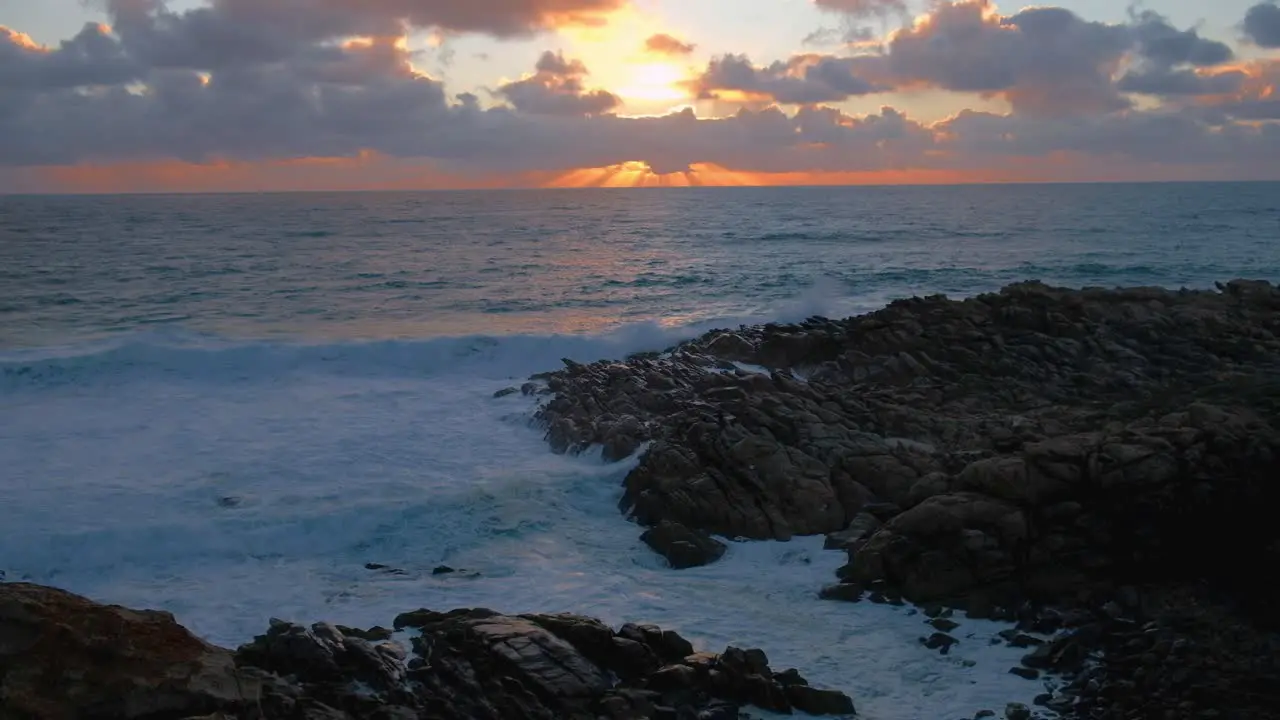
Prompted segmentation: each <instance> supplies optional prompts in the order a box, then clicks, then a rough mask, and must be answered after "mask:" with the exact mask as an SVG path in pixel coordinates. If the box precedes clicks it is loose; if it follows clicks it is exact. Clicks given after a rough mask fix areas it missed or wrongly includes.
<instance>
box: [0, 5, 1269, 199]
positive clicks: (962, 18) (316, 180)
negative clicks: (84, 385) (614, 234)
mask: <svg viewBox="0 0 1280 720" xmlns="http://www.w3.org/2000/svg"><path fill="white" fill-rule="evenodd" d="M1277 85H1280V5H1278V4H1277V0H1215V1H1214V2H1212V3H1210V2H1204V1H1203V0H1145V2H1141V3H1137V4H1132V5H1125V4H1124V3H1123V2H1119V1H1117V0H1059V1H1058V2H1057V3H1056V4H1054V3H1048V4H1039V5H1030V4H1025V3H1023V2H1000V3H997V2H994V0H949V1H948V0H167V1H166V0H0V192H156V191H161V192H199V191H228V190H231V191H236V190H242V191H265V190H345V189H434V188H452V187H526V186H552V187H595V186H609V187H614V186H618V187H628V186H687V185H784V184H866V183H875V184H880V183H951V182H1039V181H1105V180H1237V179H1239V180H1251V179H1280V93H1277V89H1276V88H1277Z"/></svg>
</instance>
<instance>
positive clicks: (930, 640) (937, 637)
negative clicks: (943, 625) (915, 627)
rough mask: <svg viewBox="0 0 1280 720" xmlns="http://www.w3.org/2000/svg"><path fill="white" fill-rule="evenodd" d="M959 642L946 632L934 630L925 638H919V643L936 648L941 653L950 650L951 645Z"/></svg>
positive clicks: (944, 653) (931, 648)
mask: <svg viewBox="0 0 1280 720" xmlns="http://www.w3.org/2000/svg"><path fill="white" fill-rule="evenodd" d="M958 642H960V641H959V640H956V639H955V638H953V637H951V636H950V635H948V634H946V633H941V632H936V633H933V634H932V635H930V636H929V637H927V638H920V644H921V645H924V646H925V647H926V648H929V649H930V650H938V651H940V652H941V653H942V654H943V655H946V654H947V653H949V652H951V646H952V645H955V644H956V643H958Z"/></svg>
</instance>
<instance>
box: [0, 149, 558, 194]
mask: <svg viewBox="0 0 1280 720" xmlns="http://www.w3.org/2000/svg"><path fill="white" fill-rule="evenodd" d="M18 173H20V176H19V177H18V178H16V179H15V180H12V181H9V182H0V186H11V187H12V188H13V189H15V190H17V191H18V192H29V193H44V192H59V193H86V194H102V193H204V192H280V191H299V192H317V191H329V192H339V191H351V190H382V191H388V190H448V189H459V188H467V189H486V188H505V187H536V186H538V185H541V184H543V183H544V182H546V181H547V175H546V174H545V173H506V174H498V173H489V174H476V173H463V172H452V171H449V170H446V169H442V168H439V167H436V166H434V165H433V164H431V163H427V162H423V161H420V160H401V159H397V158H391V157H387V156H385V155H381V154H378V153H373V152H365V153H362V154H360V155H359V156H357V157H352V158H300V159H293V160H267V161H259V162H233V161H215V162H209V163H189V162H180V161H176V160H164V161H154V162H123V163H109V164H87V163H86V164H79V165H60V166H44V167H36V168H26V169H23V170H19V171H18ZM0 181H3V178H0Z"/></svg>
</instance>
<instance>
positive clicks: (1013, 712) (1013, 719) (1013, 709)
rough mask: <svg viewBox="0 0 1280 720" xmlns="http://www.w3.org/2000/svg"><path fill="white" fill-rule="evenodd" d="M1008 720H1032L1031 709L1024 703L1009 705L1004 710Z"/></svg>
mask: <svg viewBox="0 0 1280 720" xmlns="http://www.w3.org/2000/svg"><path fill="white" fill-rule="evenodd" d="M1004 716H1005V717H1006V718H1007V719H1008V720H1031V708H1029V707H1027V706H1026V705H1023V704H1022V703H1009V704H1008V705H1006V706H1005V708H1004Z"/></svg>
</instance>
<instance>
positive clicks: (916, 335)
mask: <svg viewBox="0 0 1280 720" xmlns="http://www.w3.org/2000/svg"><path fill="white" fill-rule="evenodd" d="M753 365H754V366H757V367H755V368H752V367H751V366H753ZM545 380H546V383H547V390H548V391H549V392H550V393H552V396H551V398H550V399H549V401H547V402H546V403H545V404H544V405H543V406H542V407H541V408H540V410H539V413H538V419H539V421H540V422H541V423H542V424H543V425H544V426H545V427H546V430H547V437H548V440H549V441H550V443H551V445H552V446H553V448H555V449H556V450H558V451H562V452H577V451H581V450H583V449H585V448H587V447H590V446H592V445H603V446H604V448H605V453H606V457H609V458H615V459H616V458H618V457H621V456H623V455H625V454H627V453H631V452H634V451H635V450H637V449H638V448H640V447H642V446H645V445H646V444H647V449H646V450H644V452H643V455H642V457H641V458H640V462H639V465H638V466H637V467H636V468H635V469H634V470H633V471H632V472H631V473H630V474H629V475H628V476H627V478H626V481H625V492H624V497H623V501H622V505H623V509H624V510H625V511H627V512H628V513H629V514H630V515H632V516H633V517H634V518H635V519H636V520H637V521H638V522H640V523H641V524H642V525H646V526H655V525H658V524H660V523H663V522H668V523H675V524H678V525H679V526H682V527H684V528H687V529H688V530H689V531H691V532H697V531H704V532H708V533H713V534H719V535H724V536H728V537H736V538H748V539H787V538H790V537H792V536H794V535H801V534H817V533H823V534H828V535H829V537H830V538H832V539H831V540H830V541H829V544H834V545H838V546H839V547H841V548H843V549H845V550H846V551H847V552H848V553H849V557H850V566H849V567H848V568H846V569H845V571H843V572H842V573H841V575H842V577H843V578H844V579H846V580H849V581H854V582H857V583H860V584H863V585H869V584H871V583H875V582H880V583H882V584H888V585H891V586H894V587H896V588H897V589H898V590H900V591H901V592H902V593H903V594H905V595H906V597H907V598H908V599H912V600H917V601H932V600H947V599H956V598H963V597H964V596H966V595H969V594H972V593H974V592H978V591H981V592H983V593H988V594H996V595H1002V594H1008V593H1009V592H1010V591H1013V590H1016V591H1017V593H1019V594H1021V595H1030V596H1032V597H1037V598H1047V599H1053V598H1060V597H1062V596H1063V595H1064V594H1069V593H1074V592H1076V591H1078V590H1080V589H1082V588H1085V587H1090V586H1093V585H1095V584H1102V585H1103V586H1106V585H1108V584H1109V583H1111V582H1113V580H1114V579H1115V576H1116V575H1117V573H1128V572H1130V571H1131V570H1132V571H1142V572H1146V573H1149V574H1150V573H1153V572H1155V571H1168V572H1175V570H1176V568H1175V566H1176V565H1179V564H1181V565H1184V566H1185V565H1196V566H1197V567H1200V568H1202V569H1203V568H1208V567H1210V566H1213V565H1215V564H1216V565H1218V566H1221V565H1222V563H1221V562H1218V561H1219V560H1220V559H1221V555H1222V553H1230V554H1231V557H1233V558H1234V561H1236V562H1243V563H1245V564H1254V565H1260V564H1262V563H1264V562H1269V561H1272V560H1275V559H1280V558H1278V557H1277V556H1276V554H1275V550H1276V548H1277V547H1280V546H1277V545H1276V541H1277V540H1280V533H1277V529H1278V526H1277V525H1276V524H1275V523H1274V522H1272V521H1270V519H1269V518H1270V516H1271V514H1272V512H1271V509H1270V508H1272V507H1274V506H1275V503H1276V502H1277V501H1280V483H1278V482H1277V481H1276V478H1280V472H1278V468H1280V433H1277V425H1276V424H1275V423H1276V422H1277V420H1276V418H1277V411H1278V410H1280V290H1277V289H1276V288H1274V287H1272V286H1271V285H1269V284H1267V283H1263V282H1254V281H1233V282H1231V283H1228V284H1226V285H1223V286H1220V288H1219V290H1218V291H1216V292H1214V291H1186V290H1183V291H1171V290H1162V289H1157V288H1130V289H1118V290H1103V289H1087V290H1065V289H1059V288H1052V287H1048V286H1045V285H1043V284H1040V283H1035V282H1029V283H1021V284H1017V285H1011V286H1009V287H1007V288H1005V289H1004V290H1002V291H1001V292H999V293H994V294H988V295H982V296H978V297H975V298H971V299H968V300H964V301H953V300H949V299H947V298H945V297H942V296H934V297H928V298H913V299H910V300H902V301H898V302H895V303H893V304H891V305H889V306H888V307H886V308H885V309H883V310H881V311H878V312H875V313H871V314H869V315H864V316H860V317H854V318H849V319H846V320H842V321H832V320H826V319H821V318H814V319H811V320H809V321H806V322H804V323H801V324H798V325H788V326H783V325H764V326H761V327H753V328H747V327H744V328H740V329H738V330H737V331H713V332H711V333H709V334H707V335H705V336H703V337H701V338H698V339H696V340H693V341H691V342H688V343H685V344H682V345H680V346H677V347H675V348H673V349H671V350H670V351H668V352H666V353H663V354H661V355H658V356H652V355H650V356H643V357H634V358H630V359H628V360H626V361H622V362H599V363H594V364H591V365H579V364H569V366H568V367H567V368H566V369H564V370H562V371H559V372H556V373H551V374H550V375H548V376H546V377H545ZM868 516H870V518H872V519H873V520H874V521H876V522H878V523H883V524H882V525H881V526H877V527H875V528H874V529H871V528H870V527H869V526H868V521H867V520H866V518H867V517H868ZM858 518H863V519H862V520H861V521H859V520H858ZM851 524H854V525H856V527H853V528H851ZM1187 528H1196V529H1197V531H1196V532H1187ZM1188 557H1189V558H1190V559H1191V561H1192V562H1191V563H1187V562H1186V560H1187V558H1188ZM1175 559H1176V561H1175ZM1197 564H1198V565H1197ZM849 594H854V593H849Z"/></svg>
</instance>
